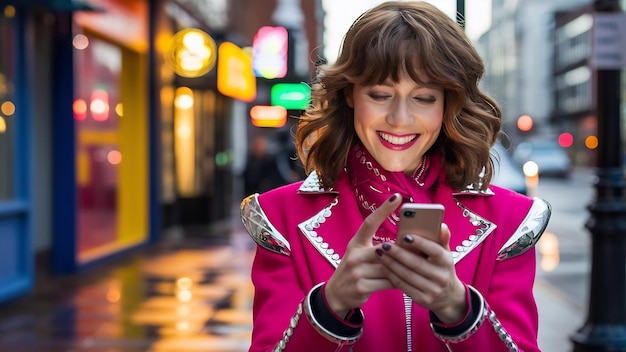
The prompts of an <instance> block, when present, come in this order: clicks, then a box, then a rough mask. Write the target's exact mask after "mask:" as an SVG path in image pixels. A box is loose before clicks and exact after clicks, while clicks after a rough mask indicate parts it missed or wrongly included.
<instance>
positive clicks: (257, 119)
mask: <svg viewBox="0 0 626 352" xmlns="http://www.w3.org/2000/svg"><path fill="white" fill-rule="evenodd" d="M250 117H251V118H252V124H253V125H255V126H257V127H282V126H284V125H285V124H286V123H287V109H285V108H284V107H282V106H266V105H256V106H253V107H252V109H250Z"/></svg>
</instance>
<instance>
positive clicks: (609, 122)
mask: <svg viewBox="0 0 626 352" xmlns="http://www.w3.org/2000/svg"><path fill="white" fill-rule="evenodd" d="M594 10H595V11H596V13H607V12H609V13H617V12H620V9H619V2H618V1H610V0H597V1H595V2H594ZM594 29H595V28H594ZM620 35H625V34H620ZM620 76H621V68H619V69H618V68H614V67H611V68H602V67H598V70H597V82H596V84H597V90H596V98H597V100H596V101H597V121H598V122H597V123H598V150H597V153H598V154H597V169H596V176H597V177H596V179H595V184H594V185H595V199H594V200H593V201H592V203H591V204H590V205H589V206H588V209H589V212H590V218H589V220H588V221H587V223H586V227H587V229H588V230H589V232H590V233H591V246H592V250H591V280H590V295H589V306H588V312H587V319H586V321H585V323H584V325H583V327H581V328H580V329H579V330H578V331H577V332H576V333H575V334H574V335H573V336H572V337H571V340H572V342H573V344H574V352H619V351H626V262H625V260H624V259H625V258H626V199H625V198H624V188H625V183H624V174H623V170H622V139H621V132H620V131H621V129H622V126H621V120H620V102H621V99H620V98H621V78H620Z"/></svg>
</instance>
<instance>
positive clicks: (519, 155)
mask: <svg viewBox="0 0 626 352" xmlns="http://www.w3.org/2000/svg"><path fill="white" fill-rule="evenodd" d="M513 160H514V161H515V162H517V163H518V164H519V165H524V163H526V162H527V161H534V162H535V163H536V164H537V166H538V167H539V176H553V177H563V178H565V177H569V175H570V173H571V171H572V161H571V159H570V157H569V155H567V152H566V151H565V149H563V147H561V146H560V145H559V144H558V143H557V142H556V141H532V142H522V143H520V144H519V145H518V146H517V148H515V151H514V152H513Z"/></svg>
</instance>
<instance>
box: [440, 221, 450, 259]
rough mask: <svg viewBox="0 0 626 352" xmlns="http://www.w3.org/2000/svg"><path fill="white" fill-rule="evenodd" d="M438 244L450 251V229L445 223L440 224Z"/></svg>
mask: <svg viewBox="0 0 626 352" xmlns="http://www.w3.org/2000/svg"><path fill="white" fill-rule="evenodd" d="M439 244H441V246H442V247H443V248H445V249H447V250H448V252H449V251H450V229H449V228H448V225H446V224H445V223H442V224H441V231H440V233H439Z"/></svg>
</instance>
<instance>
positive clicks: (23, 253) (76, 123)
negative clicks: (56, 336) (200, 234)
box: [0, 0, 321, 303]
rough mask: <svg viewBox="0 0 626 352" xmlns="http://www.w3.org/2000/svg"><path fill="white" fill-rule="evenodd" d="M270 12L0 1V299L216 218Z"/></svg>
mask: <svg viewBox="0 0 626 352" xmlns="http://www.w3.org/2000/svg"><path fill="white" fill-rule="evenodd" d="M278 2H283V1H276V2H275V3H274V2H272V4H264V6H262V8H263V11H257V10H258V9H257V7H258V6H256V5H258V4H257V2H254V1H253V2H250V3H248V2H247V1H246V0H237V1H233V2H229V1H226V0H211V1H204V0H202V1H200V0H133V1H126V0H81V1H76V0H1V1H0V51H1V52H2V55H0V283H2V285H0V303H2V302H6V301H9V300H11V299H13V298H15V297H20V296H22V295H24V294H27V293H28V292H29V291H30V290H31V289H32V288H33V286H34V283H35V281H36V277H37V275H38V274H37V273H39V271H38V269H42V270H43V272H44V274H46V275H47V274H55V275H56V274H73V273H77V272H79V271H85V270H89V269H90V268H92V267H93V266H96V265H99V264H101V263H103V262H104V261H107V260H110V259H112V258H117V257H120V256H124V255H126V254H128V253H130V252H132V251H134V250H136V249H139V248H142V247H145V246H147V245H150V244H152V243H155V242H156V241H158V240H159V239H160V238H161V237H162V233H164V232H165V231H164V230H166V229H171V228H177V227H185V226H196V225H200V226H202V227H211V226H217V227H218V228H220V227H221V224H223V223H225V222H229V221H230V219H231V217H232V215H233V213H232V212H233V205H234V204H235V203H236V202H237V200H238V199H240V198H238V197H240V196H241V195H240V194H235V193H234V192H233V185H234V182H235V181H234V179H235V176H234V175H235V174H237V173H238V171H237V170H239V171H240V170H241V169H243V168H244V167H245V159H246V152H247V149H246V146H247V144H248V143H247V140H248V139H249V130H250V128H251V122H250V115H249V114H250V107H251V106H252V104H255V103H258V102H260V101H262V100H264V99H265V100H267V98H268V96H265V95H262V96H261V97H260V98H259V97H258V96H257V95H258V93H257V89H256V83H257V82H258V79H257V78H255V77H253V76H252V75H251V72H252V69H251V67H249V66H250V65H251V63H250V61H251V56H250V52H249V50H248V49H246V47H249V46H251V45H252V41H253V38H252V37H253V35H254V32H255V31H256V30H255V28H259V27H261V26H263V25H272V24H273V22H272V19H271V15H272V10H271V6H266V5H272V6H273V5H275V4H277V3H278ZM295 3H296V2H294V4H295ZM304 4H305V5H306V6H308V7H310V9H309V10H308V11H309V12H310V11H316V10H317V9H318V8H317V7H314V6H312V4H314V5H315V6H318V7H319V1H318V0H305V1H304ZM252 5H254V6H252ZM255 6H256V7H255ZM312 18H313V19H314V21H313V22H312V23H313V24H310V23H309V24H307V35H308V36H309V41H310V42H313V43H314V42H316V41H317V42H319V41H321V39H319V40H318V39H316V37H315V36H316V35H317V33H316V31H317V30H318V29H317V27H319V23H321V22H316V21H318V20H319V19H318V18H317V17H315V16H312ZM242 21H245V22H246V26H244V27H245V28H244V27H242V24H241V23H242ZM319 38H321V36H320V37H319ZM309 64H310V65H311V68H312V67H313V64H312V61H309ZM266 86H267V85H266ZM252 128H254V127H252Z"/></svg>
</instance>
